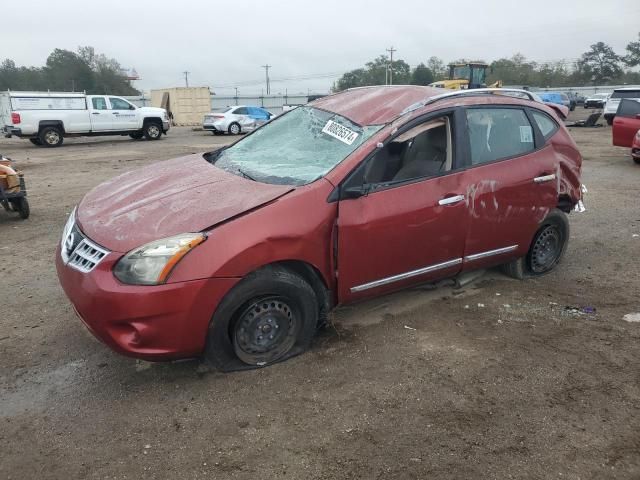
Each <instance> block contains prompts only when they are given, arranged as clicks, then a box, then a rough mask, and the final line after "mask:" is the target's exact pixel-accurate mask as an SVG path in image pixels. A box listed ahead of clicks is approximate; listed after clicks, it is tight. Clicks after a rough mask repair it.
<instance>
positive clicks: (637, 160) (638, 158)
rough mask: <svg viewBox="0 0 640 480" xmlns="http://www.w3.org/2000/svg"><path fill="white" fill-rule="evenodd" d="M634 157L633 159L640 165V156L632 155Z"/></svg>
mask: <svg viewBox="0 0 640 480" xmlns="http://www.w3.org/2000/svg"><path fill="white" fill-rule="evenodd" d="M631 158H633V161H634V162H636V163H637V164H638V165H640V157H631Z"/></svg>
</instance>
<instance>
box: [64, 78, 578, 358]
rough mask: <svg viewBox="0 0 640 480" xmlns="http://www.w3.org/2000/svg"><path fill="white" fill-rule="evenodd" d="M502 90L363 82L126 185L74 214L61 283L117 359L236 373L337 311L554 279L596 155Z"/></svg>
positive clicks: (131, 176)
mask: <svg viewBox="0 0 640 480" xmlns="http://www.w3.org/2000/svg"><path fill="white" fill-rule="evenodd" d="M493 93H495V92H493V91H478V92H474V91H461V92H451V93H445V94H442V90H439V89H434V88H429V87H419V86H393V87H366V88H358V89H353V90H348V91H346V92H342V93H339V94H335V95H331V96H328V97H324V98H322V99H319V100H316V101H314V102H312V103H310V104H308V105H306V106H302V107H298V108H296V109H294V110H292V111H290V112H288V113H286V114H284V115H281V116H280V117H277V118H276V119H274V120H273V121H271V122H270V123H268V124H266V125H264V126H263V127H261V128H259V129H257V130H256V131H255V132H253V133H252V134H250V135H247V136H246V137H244V138H242V139H241V140H240V141H238V142H236V143H235V144H233V145H231V146H228V147H225V148H221V149H219V150H216V151H213V152H209V153H205V154H196V155H189V156H186V157H183V158H179V159H175V160H170V161H167V162H163V163H158V164H155V165H151V166H148V167H146V168H143V169H140V170H137V171H132V172H129V173H126V174H124V175H121V176H119V177H117V178H114V179H113V180H111V181H109V182H107V183H104V184H102V185H100V186H98V187H97V188H95V189H94V190H93V191H91V192H90V193H89V194H87V195H86V197H85V198H84V199H83V200H82V201H81V202H80V204H79V205H78V207H77V209H75V210H74V211H73V213H72V214H71V216H70V217H69V220H68V222H67V225H66V226H65V228H64V232H63V237H62V241H61V244H60V246H59V248H58V251H57V269H58V276H59V278H60V282H61V283H62V286H63V288H64V290H65V292H66V294H67V295H68V297H69V298H70V299H71V302H72V303H73V305H74V307H75V309H76V311H77V313H78V315H79V316H80V318H81V319H82V320H83V321H84V323H85V324H86V325H87V327H88V328H89V329H90V330H91V331H92V332H93V333H94V334H95V336H97V337H98V338H99V339H101V340H102V341H103V342H105V343H106V344H108V345H109V346H110V347H111V348H113V349H114V350H116V351H118V352H120V353H123V354H125V355H130V356H133V357H139V358H144V359H149V360H164V359H176V358H184V357H193V356H199V355H201V354H204V355H205V356H206V358H208V359H209V360H211V361H212V362H213V363H214V364H216V365H217V366H218V367H220V368H222V369H235V368H243V367H248V366H262V365H267V364H270V363H273V362H276V361H279V360H283V359H285V358H288V357H290V356H292V355H295V354H297V353H300V352H302V351H304V350H305V349H306V348H307V347H308V346H309V344H310V341H311V339H312V337H313V335H314V332H315V331H316V329H317V328H318V326H319V325H322V324H323V321H324V319H325V318H326V315H327V313H328V311H329V310H330V309H331V308H333V307H334V306H336V305H339V304H345V303H350V302H355V301H358V300H362V299H365V298H369V297H374V296H378V295H382V294H385V293H388V292H391V291H393V290H398V289H401V288H404V287H408V286H410V285H414V284H416V283H423V282H433V281H436V280H438V279H441V278H444V277H454V276H456V275H458V274H460V273H461V272H464V271H468V270H474V269H479V268H485V267H491V266H495V265H501V264H502V265H504V266H505V270H506V271H507V272H508V273H510V274H511V275H513V276H515V277H518V278H523V277H527V276H537V275H542V274H544V273H547V272H549V271H550V270H551V269H553V268H554V267H555V266H556V264H557V263H558V262H559V260H560V258H561V257H562V255H563V253H564V251H565V249H566V246H567V242H568V239H569V226H568V222H567V217H566V213H568V212H569V211H571V209H572V208H573V207H574V206H575V205H576V204H577V203H578V202H579V201H580V198H581V185H580V166H581V156H580V153H579V152H578V149H577V148H576V145H575V143H574V141H573V140H572V139H571V137H570V136H569V134H568V132H567V130H566V129H565V127H564V126H563V125H562V124H561V123H560V122H559V121H558V118H557V117H556V115H555V113H554V111H553V110H551V109H550V108H549V107H547V106H545V105H544V104H542V103H539V102H536V101H533V100H526V99H522V98H513V97H510V96H505V95H495V94H493ZM525 93H526V92H525Z"/></svg>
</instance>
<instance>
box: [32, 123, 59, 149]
mask: <svg viewBox="0 0 640 480" xmlns="http://www.w3.org/2000/svg"><path fill="white" fill-rule="evenodd" d="M38 137H39V139H40V143H41V144H42V145H44V146H45V147H59V146H60V145H62V142H63V140H64V137H63V136H62V131H60V129H59V128H58V127H44V128H43V129H42V130H40V135H39V136H38Z"/></svg>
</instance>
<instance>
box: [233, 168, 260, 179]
mask: <svg viewBox="0 0 640 480" xmlns="http://www.w3.org/2000/svg"><path fill="white" fill-rule="evenodd" d="M236 170H237V171H238V172H239V173H240V175H242V176H243V177H244V178H247V179H249V180H251V181H253V182H257V180H256V179H255V178H253V177H252V176H251V175H249V174H248V173H247V172H244V171H242V170H241V169H240V168H237V167H236Z"/></svg>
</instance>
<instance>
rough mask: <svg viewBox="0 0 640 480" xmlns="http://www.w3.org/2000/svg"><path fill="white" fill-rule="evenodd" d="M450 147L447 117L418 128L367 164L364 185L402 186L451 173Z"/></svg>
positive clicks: (382, 150)
mask: <svg viewBox="0 0 640 480" xmlns="http://www.w3.org/2000/svg"><path fill="white" fill-rule="evenodd" d="M450 146H451V129H450V126H449V119H448V118H447V117H445V118H440V119H437V120H432V121H429V122H426V123H423V124H421V125H418V126H416V127H414V128H412V129H410V130H408V131H407V132H404V133H402V134H400V135H399V136H397V137H396V138H395V139H393V140H392V141H391V142H389V143H388V144H387V145H385V146H384V147H383V148H382V149H381V150H380V151H379V152H377V153H376V154H375V155H374V156H373V157H372V158H371V159H370V160H369V161H368V162H367V164H366V166H365V168H364V183H366V184H374V185H380V184H387V183H396V182H404V181H407V180H412V179H417V178H425V177H432V176H435V175H439V174H440V173H443V172H446V171H448V170H451V163H452V152H451V147H450Z"/></svg>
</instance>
